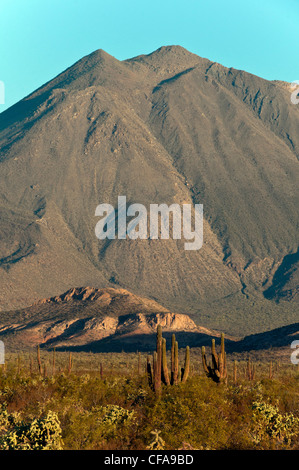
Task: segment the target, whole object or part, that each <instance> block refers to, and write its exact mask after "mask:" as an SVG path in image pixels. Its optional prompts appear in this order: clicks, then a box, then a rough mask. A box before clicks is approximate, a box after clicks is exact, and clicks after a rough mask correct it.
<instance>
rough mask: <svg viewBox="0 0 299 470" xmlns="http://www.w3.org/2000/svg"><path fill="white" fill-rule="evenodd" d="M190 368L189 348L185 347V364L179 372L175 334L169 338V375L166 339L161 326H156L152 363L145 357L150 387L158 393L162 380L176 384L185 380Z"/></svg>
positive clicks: (166, 383) (167, 384) (168, 383)
mask: <svg viewBox="0 0 299 470" xmlns="http://www.w3.org/2000/svg"><path fill="white" fill-rule="evenodd" d="M189 370H190V348H189V346H187V348H186V356H185V364H184V368H182V372H181V374H179V346H178V342H177V341H176V340H175V335H174V334H173V335H172V339H171V377H169V371H168V366H167V355H166V339H165V338H163V337H162V327H161V325H158V327H157V347H156V351H154V354H153V365H152V366H151V362H150V358H149V357H148V358H147V365H146V373H147V377H148V383H149V385H150V387H152V388H153V389H154V391H155V392H156V393H157V394H158V395H159V394H160V393H161V387H162V382H163V384H164V385H166V386H169V385H177V384H178V383H179V382H180V381H182V382H186V380H187V378H188V375H189Z"/></svg>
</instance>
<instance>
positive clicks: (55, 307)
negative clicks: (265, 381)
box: [0, 287, 299, 363]
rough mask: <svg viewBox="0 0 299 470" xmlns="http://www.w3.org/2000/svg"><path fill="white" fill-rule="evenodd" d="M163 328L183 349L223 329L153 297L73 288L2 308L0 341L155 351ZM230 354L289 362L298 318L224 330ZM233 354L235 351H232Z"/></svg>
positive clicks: (18, 345) (17, 345)
mask: <svg viewBox="0 0 299 470" xmlns="http://www.w3.org/2000/svg"><path fill="white" fill-rule="evenodd" d="M158 324H160V325H161V326H162V329H163V336H164V337H165V338H166V341H167V348H169V347H170V344H171V336H172V334H173V333H175V335H176V339H177V340H178V342H179V345H180V348H185V347H186V346H187V345H189V346H190V347H191V348H192V349H194V354H195V355H198V354H200V348H201V346H207V347H208V348H210V346H211V339H212V338H215V340H216V344H217V345H219V343H220V335H221V333H220V332H219V331H216V330H211V329H208V328H205V327H203V326H200V325H198V324H196V323H195V322H194V321H193V320H192V319H191V318H190V316H188V315H186V314H182V313H174V312H171V311H169V310H168V309H167V308H165V307H163V306H162V305H160V304H158V303H157V302H155V301H154V300H151V299H147V298H145V297H140V296H137V295H135V294H132V293H131V292H129V291H127V290H125V289H114V288H105V289H96V288H93V287H79V288H73V289H70V290H68V291H66V292H64V293H63V294H61V295H58V296H55V297H51V298H48V299H42V300H40V301H38V302H36V303H34V304H33V305H31V306H30V307H27V308H25V309H20V310H16V311H9V312H2V314H1V317H0V340H2V341H4V344H5V348H6V350H7V352H17V351H20V350H21V351H26V350H32V349H34V348H36V346H37V345H40V347H41V348H42V349H45V350H51V349H53V348H54V347H55V348H56V349H57V350H58V351H59V350H62V351H66V350H71V351H85V352H94V353H96V352H122V351H125V352H136V351H143V352H146V351H148V352H149V351H153V350H155V347H156V334H157V325H158ZM225 336H226V337H225V343H226V351H227V352H228V354H229V355H230V357H231V358H235V357H238V358H239V359H243V360H244V359H246V357H247V356H248V354H250V356H251V357H252V358H255V359H256V360H258V361H262V360H264V359H266V360H267V361H269V360H280V361H283V362H286V363H290V357H291V353H292V352H293V351H294V349H291V344H292V342H293V341H298V340H299V323H294V324H291V325H286V326H284V327H280V328H276V329H271V330H269V331H265V332H262V333H258V334H254V335H249V336H245V337H234V336H230V335H225ZM231 355H233V356H231Z"/></svg>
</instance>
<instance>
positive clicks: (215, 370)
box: [201, 333, 227, 383]
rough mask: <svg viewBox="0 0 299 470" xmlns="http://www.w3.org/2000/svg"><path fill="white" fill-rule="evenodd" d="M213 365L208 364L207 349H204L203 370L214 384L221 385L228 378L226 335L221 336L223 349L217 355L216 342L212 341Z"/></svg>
mask: <svg viewBox="0 0 299 470" xmlns="http://www.w3.org/2000/svg"><path fill="white" fill-rule="evenodd" d="M211 349H212V364H209V365H208V363H207V359H206V351H205V347H204V346H203V347H202V350H201V354H202V365H203V369H204V371H205V373H206V375H207V376H208V377H210V378H211V379H212V380H214V382H216V383H220V382H224V381H225V380H226V377H227V369H226V353H225V346H224V334H223V333H222V334H221V347H220V353H219V354H217V352H216V346H215V340H214V339H212V348H211Z"/></svg>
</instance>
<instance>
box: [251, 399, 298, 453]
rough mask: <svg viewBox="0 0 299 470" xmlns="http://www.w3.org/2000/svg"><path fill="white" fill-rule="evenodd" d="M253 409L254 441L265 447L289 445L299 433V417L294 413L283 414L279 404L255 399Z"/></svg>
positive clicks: (285, 446) (284, 446)
mask: <svg viewBox="0 0 299 470" xmlns="http://www.w3.org/2000/svg"><path fill="white" fill-rule="evenodd" d="M252 409H253V431H252V438H253V441H254V442H255V443H256V444H257V445H259V444H263V448H265V446H266V447H269V448H272V447H276V448H278V447H279V446H280V445H283V448H287V447H289V446H290V445H291V444H292V442H293V441H294V440H295V439H296V438H298V435H299V418H297V417H295V416H294V415H293V414H292V413H285V414H281V413H280V411H279V408H278V406H275V405H272V404H271V403H266V402H264V401H255V402H253V404H252Z"/></svg>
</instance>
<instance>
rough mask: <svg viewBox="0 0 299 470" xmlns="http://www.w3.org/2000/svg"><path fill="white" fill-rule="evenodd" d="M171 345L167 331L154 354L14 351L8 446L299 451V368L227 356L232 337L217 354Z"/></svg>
mask: <svg viewBox="0 0 299 470" xmlns="http://www.w3.org/2000/svg"><path fill="white" fill-rule="evenodd" d="M166 346H167V345H166V341H165V340H164V339H163V337H162V331H161V329H158V334H157V350H156V351H154V352H153V356H152V357H151V356H150V355H148V354H146V353H140V352H136V353H98V354H94V353H83V352H80V353H75V352H67V351H66V352H62V351H55V350H53V351H44V350H43V349H40V348H37V349H36V350H34V351H31V352H29V351H27V352H26V353H24V355H21V354H9V355H8V356H7V361H6V364H5V365H2V366H1V369H0V448H1V449H14V450H18V449H37V450H38V449H61V450H62V449H66V450H67V449H74V450H79V449H80V450H81V449H85V450H88V449H99V450H100V449H105V450H113V449H120V450H145V449H165V450H177V449H195V450H201V449H206V450H220V449H239V450H244V449H260V450H263V449H266V450H268V449H299V444H298V436H299V410H298V383H299V370H298V368H297V366H295V365H292V364H289V365H288V364H280V363H279V362H278V361H277V362H275V363H274V362H273V363H270V362H266V361H262V362H257V361H253V360H252V359H250V358H245V357H244V358H243V359H239V360H235V359H234V360H233V358H230V357H228V358H226V354H225V345H224V338H223V337H222V339H221V344H220V345H216V344H215V342H214V341H213V342H212V344H211V348H207V350H210V351H206V350H203V351H202V350H200V349H197V348H192V349H190V348H188V347H187V348H186V349H179V347H178V343H177V342H176V340H175V337H174V336H173V338H172V344H171V345H169V346H171V347H170V350H166ZM208 352H209V353H210V352H211V355H210V354H207V353H208ZM180 366H182V367H180Z"/></svg>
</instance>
